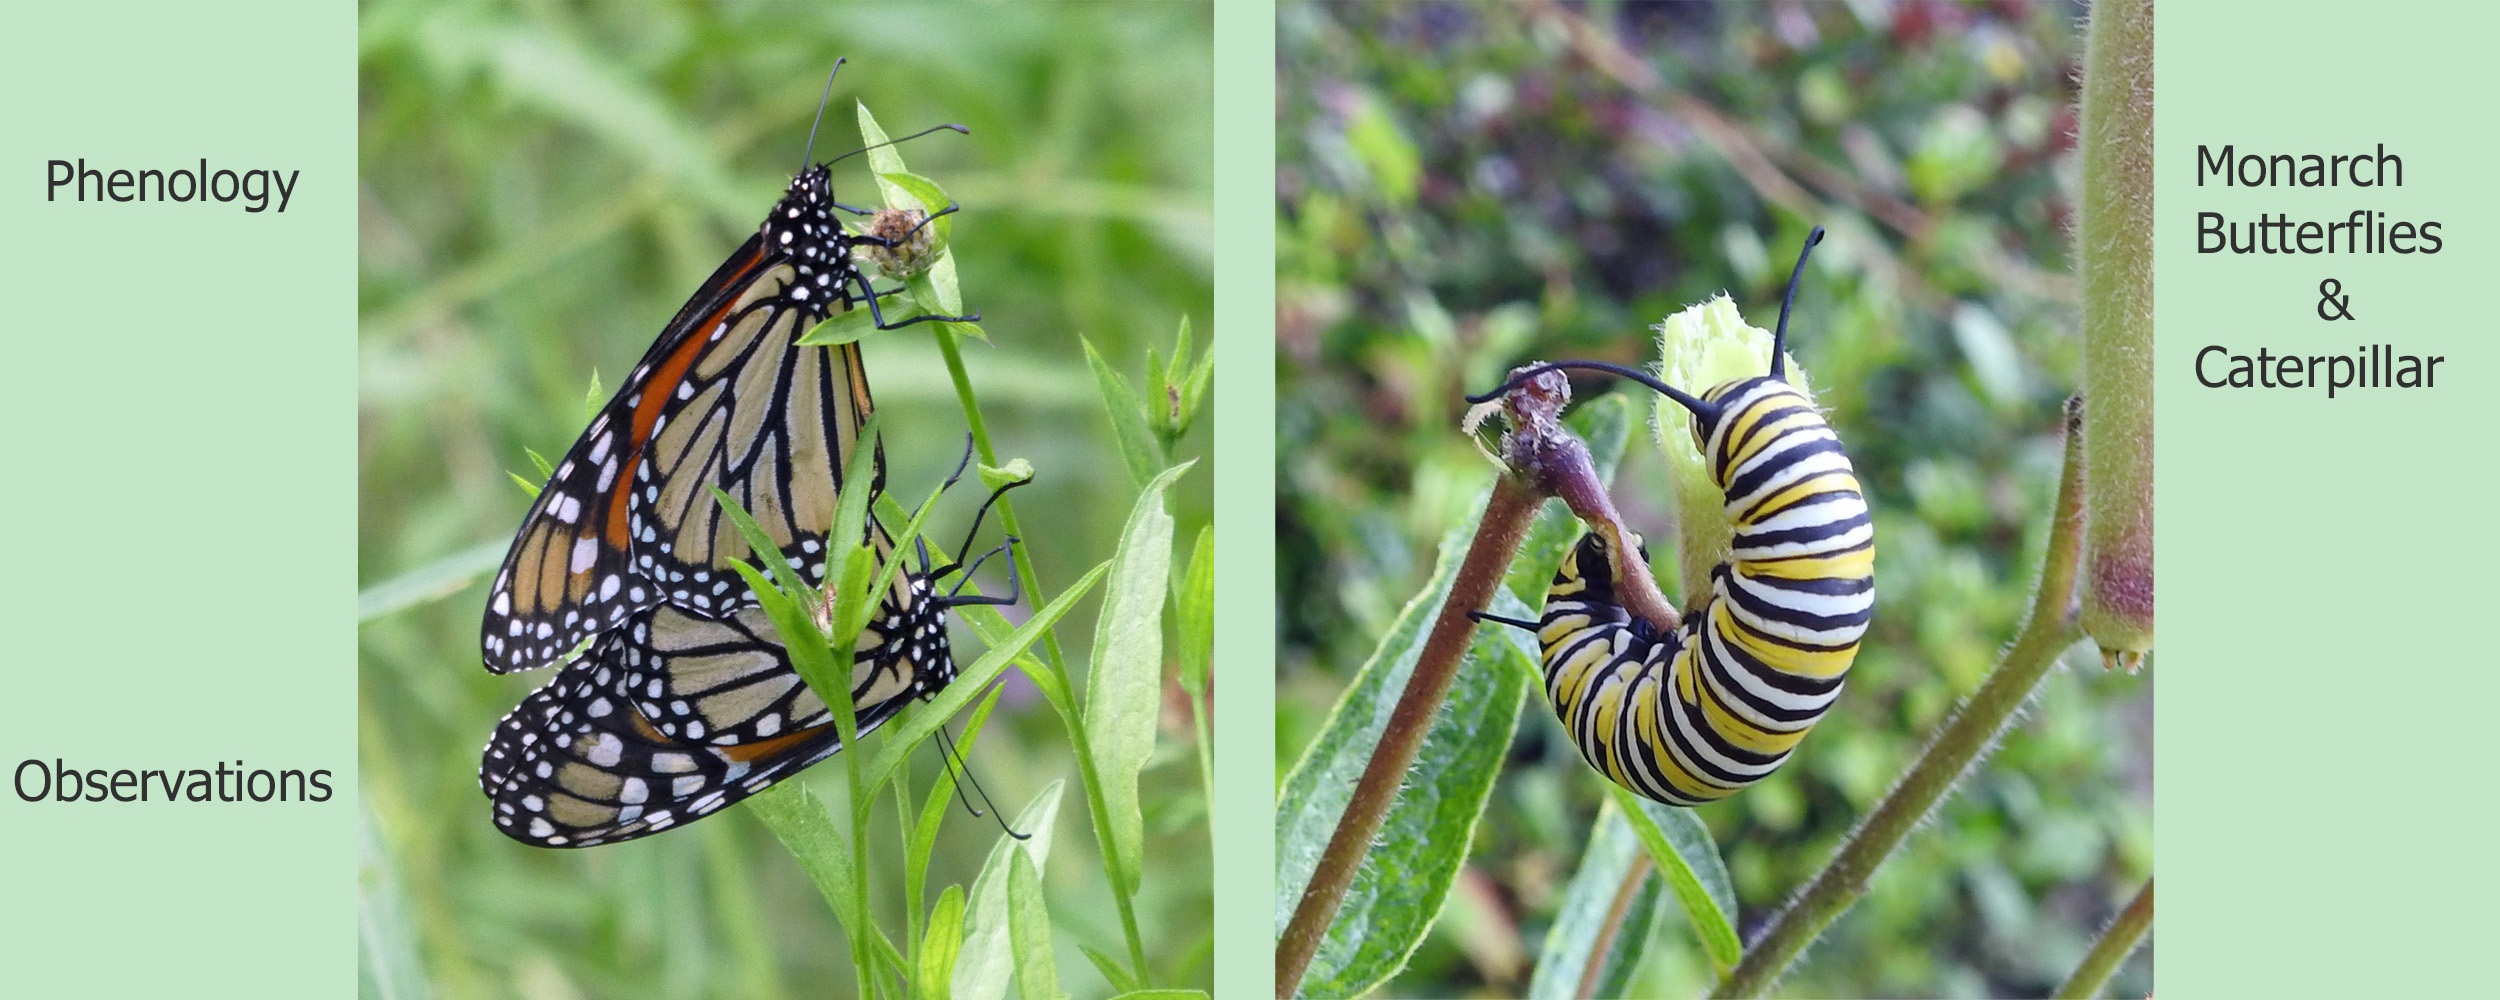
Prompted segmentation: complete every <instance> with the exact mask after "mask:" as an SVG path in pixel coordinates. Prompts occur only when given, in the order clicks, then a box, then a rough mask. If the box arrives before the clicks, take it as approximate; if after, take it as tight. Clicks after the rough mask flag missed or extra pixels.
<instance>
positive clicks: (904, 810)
mask: <svg viewBox="0 0 2500 1000" xmlns="http://www.w3.org/2000/svg"><path fill="white" fill-rule="evenodd" d="M892 786H893V788H894V825H895V826H896V827H897V829H896V831H895V832H897V833H900V834H902V837H901V839H900V840H898V841H896V842H897V843H900V844H902V845H904V847H903V849H904V850H905V851H909V850H911V845H912V844H913V843H914V841H915V838H914V836H913V835H914V834H916V833H918V832H919V831H918V830H916V829H914V822H913V821H914V820H915V819H917V818H918V816H919V811H918V810H916V809H914V808H913V806H914V805H916V803H914V802H913V801H912V800H911V799H912V796H911V769H910V768H908V767H898V768H895V769H894V778H893V780H892ZM903 865H904V868H905V872H904V874H905V876H906V877H905V878H904V879H903V969H902V971H903V980H904V982H903V995H904V996H906V997H908V996H911V995H912V993H913V992H914V991H913V989H912V988H913V987H914V986H916V985H918V983H917V980H918V979H919V977H920V944H921V941H920V939H921V936H922V930H923V929H922V928H921V926H920V919H921V909H920V901H921V899H922V897H923V896H925V895H926V894H927V888H928V887H927V886H925V885H923V884H922V883H921V879H920V878H917V877H911V876H925V875H927V874H928V869H927V868H926V867H923V866H921V865H920V864H918V863H917V859H915V858H911V857H908V856H907V857H905V858H904V859H903Z"/></svg>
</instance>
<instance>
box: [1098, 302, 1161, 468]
mask: <svg viewBox="0 0 2500 1000" xmlns="http://www.w3.org/2000/svg"><path fill="white" fill-rule="evenodd" d="M1079 339H1080V340H1081V339H1082V338H1079ZM1084 344H1085V363H1086V364H1087V365H1090V366H1092V367H1093V369H1094V383H1095V385H1096V386H1097V387H1098V388H1099V389H1100V390H1101V392H1102V405H1103V409H1104V410H1105V411H1106V412H1108V413H1109V414H1110V416H1111V436H1112V437H1113V438H1114V439H1115V440H1117V441H1118V442H1119V444H1120V462H1121V464H1122V465H1125V466H1127V467H1128V475H1129V479H1130V481H1132V482H1135V483H1136V484H1137V485H1139V486H1144V485H1145V484H1146V483H1147V482H1148V481H1150V480H1152V479H1153V478H1154V476H1155V473H1156V472H1157V471H1160V470H1161V469H1162V468H1163V449H1162V448H1161V447H1159V446H1158V445H1156V444H1155V436H1154V431H1152V430H1149V429H1148V428H1147V426H1146V410H1145V404H1143V403H1140V402H1139V401H1138V399H1137V393H1136V391H1135V390H1132V389H1130V388H1129V385H1128V379H1127V377H1125V376H1123V375H1121V374H1120V373H1119V372H1118V371H1116V370H1114V369H1113V368H1112V367H1111V363H1110V362H1108V361H1104V360H1103V357H1102V354H1101V352H1099V351H1096V350H1094V343H1093V341H1090V340H1086V341H1084Z"/></svg>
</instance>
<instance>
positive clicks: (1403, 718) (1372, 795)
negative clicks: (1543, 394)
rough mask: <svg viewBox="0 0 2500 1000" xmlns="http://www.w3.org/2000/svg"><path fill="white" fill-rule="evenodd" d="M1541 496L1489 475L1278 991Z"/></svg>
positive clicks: (1322, 870)
mask: <svg viewBox="0 0 2500 1000" xmlns="http://www.w3.org/2000/svg"><path fill="white" fill-rule="evenodd" d="M1543 500H1544V496H1543V495H1542V494H1541V493H1539V492H1537V491H1536V490H1535V488H1534V487H1532V486H1531V485H1530V484H1529V483H1528V482H1527V481H1526V480H1524V479H1522V478H1521V477H1518V476H1503V477H1502V478H1500V479H1498V480H1495V481H1494V484H1493V495H1492V498H1491V499H1489V500H1487V501H1486V502H1485V507H1484V517H1483V519H1482V520H1481V521H1479V522H1477V525H1476V537H1475V540H1474V541H1473V542H1472V543H1470V544H1469V545H1468V547H1467V557H1466V559H1465V560H1463V561H1461V562H1460V563H1459V567H1458V576H1457V578H1456V579H1454V580H1452V581H1451V584H1450V595H1449V598H1448V599H1447V600H1445V601H1443V602H1442V604H1441V615H1440V617H1439V618H1437V619H1435V620H1434V621H1433V623H1432V634H1431V635H1430V636H1429V637H1427V638H1426V639H1425V640H1424V649H1423V652H1422V653H1421V654H1419V655H1418V656H1417V658H1416V661H1415V671H1414V673H1412V674H1410V675H1408V677H1407V680H1406V690H1405V691H1404V692H1402V693H1400V694H1399V695H1398V704H1397V707H1396V708H1395V709H1392V710H1391V711H1390V713H1389V722H1388V724H1387V725H1386V726H1385V727H1383V728H1382V730H1381V732H1380V744H1379V746H1378V748H1376V749H1375V750H1373V751H1372V759H1371V763H1369V764H1367V765H1364V767H1363V777H1362V779H1361V780H1359V781H1357V782H1356V783H1355V786H1354V794H1353V796H1352V797H1351V798H1350V799H1348V800H1347V801H1346V808H1345V815H1344V816H1343V817H1342V818H1340V819H1339V820H1338V821H1337V829H1336V832H1335V833H1333V834H1331V835H1330V836H1329V838H1328V847H1327V848H1326V849H1325V850H1323V851H1321V852H1320V857H1319V865H1318V867H1316V868H1314V869H1312V871H1311V881H1310V884H1308V885H1306V886H1304V887H1303V890H1302V901H1301V902H1299V903H1297V904H1295V905H1294V910H1293V918H1292V919H1291V920H1290V921H1288V922H1287V923H1286V924H1285V933H1284V936H1283V937H1282V938H1280V939H1278V941H1277V942H1276V995H1278V996H1291V995H1293V994H1294V992H1295V991H1296V990H1298V989H1299V988H1300V986H1301V984H1302V974H1303V973H1304V972H1305V971H1307V970H1308V969H1309V968H1310V965H1311V956H1312V955H1313V954H1315V953H1317V952H1318V950H1319V943H1320V939H1321V938H1323V937H1325V936H1327V933H1328V925H1329V923H1330V922H1331V921H1333V920H1334V919H1335V918H1336V915H1337V907H1338V906H1339V905H1340V904H1342V903H1343V902H1344V901H1345V894H1346V890H1347V889H1348V888H1350V887H1352V886H1353V884H1354V873H1355V871H1356V869H1358V868H1359V867H1361V865H1362V861H1363V855H1364V854H1365V853H1367V852H1369V851H1370V849H1371V843H1372V838H1373V837H1375V836H1378V835H1379V833H1380V824H1381V822H1382V821H1383V820H1384V819H1386V818H1387V817H1388V814H1389V807H1390V805H1391V804H1393V803H1394V802H1396V800H1397V794H1398V787H1399V785H1400V784H1401V783H1402V782H1404V781H1405V779H1406V773H1407V771H1408V770H1410V769H1412V768H1413V767H1414V764H1415V754H1416V752H1417V751H1418V750H1420V749H1422V747H1423V743H1424V735H1425V734H1426V733H1428V732H1430V731H1431V729H1432V720H1433V717H1434V716H1435V715H1437V714H1439V712H1440V709H1441V703H1442V702H1443V701H1444V700H1446V699H1447V697H1448V696H1449V692H1450V682H1451V681H1452V680H1454V679H1456V678H1457V676H1458V665H1459V663H1460V661H1461V660H1462V659H1463V658H1464V654H1465V653H1466V651H1467V643H1468V640H1469V639H1470V638H1471V637H1472V636H1473V635H1474V633H1475V625H1476V623H1475V621H1474V620H1472V619H1470V618H1468V617H1467V612H1469V611H1474V610H1477V609H1479V608H1483V607H1486V606H1487V605H1489V604H1491V603H1492V600H1493V588H1495V587H1498V586H1500V585H1501V583H1502V577H1503V575H1504V574H1505V573H1507V572H1508V571H1509V569H1510V562H1511V558H1512V557H1513V556H1514V555H1516V554H1517V553H1518V551H1519V544H1520V542H1521V541H1522V540H1523V539H1525V538H1526V537H1527V534H1528V526H1529V524H1530V523H1532V522H1533V521H1534V519H1535V516H1536V509H1537V505H1538V504H1539V503H1541V502H1543Z"/></svg>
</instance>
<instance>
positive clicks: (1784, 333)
mask: <svg viewBox="0 0 2500 1000" xmlns="http://www.w3.org/2000/svg"><path fill="white" fill-rule="evenodd" d="M1821 242H1823V227H1821V226H1816V227H1814V231H1813V232H1811V233H1807V234H1806V245H1805V249H1802V250H1799V251H1797V267H1796V269H1795V270H1792V271H1790V272H1788V294H1786V295H1783V296H1781V297H1780V325H1779V329H1777V330H1774V331H1772V332H1771V377H1772V378H1775V379H1779V380H1780V381H1783V382H1785V381H1787V380H1788V378H1787V376H1785V375H1783V374H1781V372H1782V371H1784V370H1785V369H1786V367H1787V364H1786V359H1787V357H1788V308H1789V307H1790V306H1793V305H1796V304H1797V282H1798V280H1799V279H1801V278H1804V277H1805V276H1806V255H1808V254H1811V253H1813V252H1814V245H1815V244H1817V243H1821Z"/></svg>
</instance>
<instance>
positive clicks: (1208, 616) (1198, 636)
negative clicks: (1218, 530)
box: [1174, 525, 1215, 698]
mask: <svg viewBox="0 0 2500 1000" xmlns="http://www.w3.org/2000/svg"><path fill="white" fill-rule="evenodd" d="M1176 596H1177V597H1178V598H1179V599H1178V600H1176V601H1175V602H1174V603H1175V604H1176V605H1178V606H1179V608H1180V619H1181V620H1180V633H1181V670H1180V683H1181V689H1182V690H1184V691H1187V692H1189V694H1190V696H1191V697H1193V698H1196V697H1204V696H1205V695H1206V693H1207V670H1208V669H1209V667H1210V665H1211V662H1212V661H1213V659H1214V656H1215V526H1214V525H1208V526H1206V527H1203V528H1200V529H1198V542H1197V544H1196V545H1193V546H1191V547H1190V553H1189V569H1188V571H1187V572H1185V573H1184V574H1183V575H1182V577H1181V589H1180V593H1179V594H1178V595H1176Z"/></svg>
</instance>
